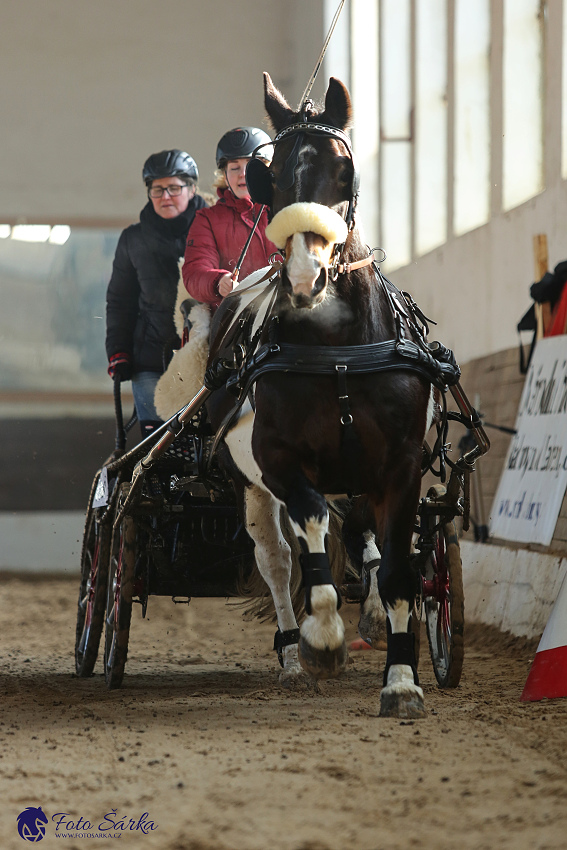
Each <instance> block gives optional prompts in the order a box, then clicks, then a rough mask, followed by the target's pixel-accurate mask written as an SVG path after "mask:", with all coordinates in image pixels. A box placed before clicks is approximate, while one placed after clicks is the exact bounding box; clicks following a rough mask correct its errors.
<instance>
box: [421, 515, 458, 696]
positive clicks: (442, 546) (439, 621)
mask: <svg viewBox="0 0 567 850" xmlns="http://www.w3.org/2000/svg"><path fill="white" fill-rule="evenodd" d="M432 519H433V518H432ZM435 521H438V518H435ZM421 595H422V599H423V607H424V609H425V625H426V629H427V638H428V641H429V651H430V653H431V660H432V662H433V670H434V672H435V678H436V679H437V682H438V684H439V687H440V688H456V687H457V685H458V684H459V682H460V680H461V672H462V669H463V656H464V640H463V630H464V591H463V569H462V565H461V553H460V549H459V540H458V537H457V529H456V527H455V523H454V522H453V521H451V522H448V523H445V524H444V525H442V526H440V527H439V528H438V529H437V530H436V531H435V533H434V547H433V551H432V552H431V554H430V555H429V557H428V559H427V562H426V564H425V570H424V574H423V575H422V579H421Z"/></svg>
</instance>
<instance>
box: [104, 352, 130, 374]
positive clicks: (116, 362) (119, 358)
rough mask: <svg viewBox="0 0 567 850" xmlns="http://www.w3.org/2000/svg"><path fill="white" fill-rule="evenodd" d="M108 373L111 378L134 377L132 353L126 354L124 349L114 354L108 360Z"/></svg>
mask: <svg viewBox="0 0 567 850" xmlns="http://www.w3.org/2000/svg"><path fill="white" fill-rule="evenodd" d="M108 374H109V375H110V377H111V378H118V379H119V380H120V381H129V380H130V378H131V377H132V363H131V362H130V355H129V354H125V353H124V352H123V351H119V352H118V354H113V355H112V357H111V358H110V359H109V361H108Z"/></svg>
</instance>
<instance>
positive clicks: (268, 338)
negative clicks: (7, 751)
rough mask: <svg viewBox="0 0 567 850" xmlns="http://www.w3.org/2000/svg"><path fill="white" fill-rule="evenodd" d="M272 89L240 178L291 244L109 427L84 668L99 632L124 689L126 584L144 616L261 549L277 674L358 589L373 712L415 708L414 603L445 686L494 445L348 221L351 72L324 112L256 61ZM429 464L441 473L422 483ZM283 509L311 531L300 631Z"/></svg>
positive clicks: (218, 583) (88, 547) (306, 661)
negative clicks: (338, 542) (336, 563)
mask: <svg viewBox="0 0 567 850" xmlns="http://www.w3.org/2000/svg"><path fill="white" fill-rule="evenodd" d="M265 103H266V109H267V112H268V114H269V117H270V119H271V120H272V123H273V125H274V127H275V129H276V132H277V135H276V138H275V140H274V145H275V153H274V159H273V161H272V165H271V168H270V169H268V168H267V167H266V165H265V164H264V163H263V162H262V160H261V159H260V158H256V159H252V160H251V162H250V164H249V166H248V172H247V180H248V183H249V189H250V194H251V196H252V198H253V199H254V200H257V201H258V202H260V203H262V204H265V205H267V206H269V207H270V209H271V214H272V221H271V224H270V227H271V228H272V230H271V233H272V235H271V236H269V238H271V239H272V241H274V243H275V244H276V246H278V247H279V248H281V250H282V262H276V263H275V264H274V266H273V267H272V268H270V269H268V270H266V271H263V273H262V274H261V275H257V276H255V278H254V280H253V281H252V282H250V281H245V282H243V285H242V288H239V289H237V290H235V293H234V297H229V298H225V299H224V301H223V304H222V305H221V307H220V308H219V309H218V311H217V313H216V314H215V318H214V320H213V326H212V328H211V351H210V357H209V363H208V368H207V371H206V373H205V376H204V382H203V386H202V388H201V390H199V392H198V393H197V394H196V395H195V397H194V398H193V399H192V400H191V401H189V402H188V403H187V404H186V405H185V406H184V407H182V408H181V409H180V410H179V411H178V412H177V413H175V414H174V415H173V416H172V417H171V418H170V419H169V420H168V421H167V422H166V423H164V425H163V426H162V427H161V428H160V429H158V430H157V431H156V432H154V434H153V435H151V436H150V437H148V438H146V439H145V440H144V441H143V442H142V443H140V444H139V445H137V446H135V447H134V448H133V449H130V450H129V451H127V452H126V451H125V446H124V444H123V442H122V441H120V445H117V450H116V452H115V457H113V458H111V459H109V461H108V462H107V463H105V464H104V465H103V467H102V469H101V470H100V471H99V473H97V476H96V477H95V481H94V482H93V487H92V492H91V497H90V501H89V508H88V512H87V520H86V529H85V537H84V542H83V551H82V559H81V587H80V593H79V605H78V616H77V633H76V669H77V673H78V675H80V676H88V675H90V674H91V672H92V670H93V668H94V664H95V661H96V655H97V651H98V644H99V640H100V637H101V634H102V631H103V630H104V634H105V641H104V669H105V678H106V682H107V684H108V686H109V687H110V688H114V687H118V686H119V685H120V684H121V682H122V678H123V674H124V665H125V661H126V655H127V648H128V635H129V626H130V618H131V611H132V604H133V602H138V603H140V604H141V608H142V614H143V615H144V614H145V611H146V607H147V604H148V598H149V596H151V595H162V596H170V597H171V598H172V599H173V600H174V601H179V600H180V599H185V600H188V599H190V598H191V597H198V596H231V595H238V594H239V593H240V592H241V589H242V587H243V586H244V585H245V584H246V579H247V577H248V576H249V575H250V574H251V571H253V570H255V568H256V567H257V568H258V570H259V571H260V573H261V575H262V577H263V578H264V579H265V581H266V583H267V585H268V587H269V589H270V591H271V594H272V597H273V600H274V605H275V608H276V611H277V621H278V629H277V632H276V637H275V641H274V648H275V649H277V651H278V658H279V660H280V664H281V665H282V667H284V673H285V674H287V675H288V676H294V675H297V674H298V673H302V668H303V670H306V671H307V672H308V673H309V674H310V675H312V676H315V677H318V678H326V677H328V676H331V675H338V673H340V671H341V670H342V669H344V666H345V665H346V663H347V652H346V645H345V642H344V628H343V626H342V621H341V620H340V617H339V616H338V614H337V611H338V608H339V607H340V604H341V601H342V600H343V599H345V600H346V601H348V602H358V603H360V605H361V624H362V623H366V624H368V623H371V624H372V626H371V630H372V627H373V625H375V624H376V623H377V622H378V620H379V619H380V616H381V617H382V628H383V634H384V636H385V637H386V641H387V646H388V653H387V659H386V671H385V675H384V687H383V690H382V694H381V713H382V714H384V715H386V716H409V717H420V716H424V713H425V710H424V706H423V693H422V692H421V689H420V688H419V680H418V676H417V656H418V654H419V653H418V652H416V645H415V644H416V636H417V637H418V636H419V629H416V627H415V622H416V621H418V620H419V618H420V617H421V616H423V617H424V618H425V623H426V631H427V635H428V641H429V648H430V654H431V658H432V662H433V667H434V671H435V675H436V678H437V681H438V684H439V685H440V686H441V687H455V686H456V685H457V684H458V683H459V680H460V675H461V669H462V661H463V625H464V624H463V619H464V614H463V608H464V602H463V586H462V575H461V561H460V555H459V544H458V536H457V532H456V525H455V519H456V518H458V517H460V518H462V522H463V527H464V528H465V529H466V527H467V524H468V514H469V495H468V494H469V478H470V474H471V472H472V471H473V470H474V463H475V460H476V459H477V458H478V457H479V456H480V455H482V454H484V452H486V451H487V450H488V448H489V442H488V439H487V437H486V435H485V433H484V429H483V428H482V424H481V421H480V417H479V415H478V414H477V412H476V411H475V410H474V409H473V408H472V407H471V405H470V404H469V402H468V400H467V398H466V395H465V393H464V392H463V390H462V388H461V386H460V383H459V378H460V370H459V368H458V366H457V364H456V362H455V359H454V357H453V355H452V352H450V351H449V350H448V349H446V348H445V347H444V346H443V345H441V344H440V343H437V342H434V343H429V342H428V341H427V332H428V326H427V319H426V317H425V316H424V315H423V313H421V311H420V310H419V308H418V307H417V305H416V304H415V302H414V301H413V299H412V298H411V296H409V295H408V294H407V293H404V292H400V291H399V290H397V289H396V287H395V286H394V285H393V284H392V283H391V282H390V281H388V280H387V278H385V277H384V276H383V274H382V273H381V270H380V267H379V265H378V264H377V263H376V262H375V260H374V252H373V251H370V250H368V249H367V248H365V247H364V246H363V245H362V243H361V241H360V239H359V237H358V234H357V230H356V224H355V210H356V199H357V197H358V173H357V170H356V166H355V160H354V155H353V152H352V148H351V146H350V141H349V138H348V135H347V134H346V132H345V128H346V127H347V126H348V123H349V120H350V100H349V97H348V93H347V92H346V89H345V88H344V86H342V84H341V83H339V81H337V80H331V83H330V85H329V89H328V91H327V95H326V100H325V108H324V110H323V111H322V112H317V111H316V110H315V108H314V107H313V104H312V103H311V102H306V103H304V104H303V105H302V108H301V110H300V112H299V113H295V112H294V111H293V110H292V109H291V108H290V107H289V106H288V104H287V102H286V101H285V99H284V98H283V96H282V95H281V94H280V93H279V92H277V90H276V89H275V88H274V87H273V84H272V83H271V80H270V79H269V76H268V75H265ZM298 175H301V179H299V176H298ZM117 386H118V393H119V385H117ZM449 396H451V397H452V399H453V400H454V402H455V403H456V407H457V410H455V411H449V410H448V405H447V398H448V397H449ZM452 421H453V422H455V421H456V422H458V423H460V424H461V425H463V426H464V427H465V428H467V429H468V430H469V431H470V433H471V435H472V437H473V438H474V446H473V448H471V449H469V450H468V451H467V452H465V453H464V454H463V455H462V456H461V457H460V458H459V459H458V460H457V461H451V460H450V458H449V455H448V428H449V423H450V422H452ZM430 424H433V427H434V429H435V432H434V439H433V442H432V445H431V446H429V445H428V443H427V442H426V441H425V440H424V436H425V434H426V433H427V432H428V429H429V425H430ZM118 426H119V428H118V431H119V433H123V432H124V428H123V426H122V425H121V422H120V421H119V422H118ZM448 470H449V471H448ZM427 471H428V472H432V473H433V474H434V475H436V476H437V477H438V479H439V483H438V484H436V485H434V486H432V487H430V488H429V489H428V491H427V493H426V495H425V496H423V497H421V498H419V489H420V481H421V476H422V475H423V473H424V472H427ZM329 493H338V494H341V497H342V510H341V518H342V520H343V531H344V533H343V542H344V543H345V547H346V549H347V551H348V555H349V561H350V566H349V571H348V572H347V573H346V574H345V575H344V576H341V578H340V580H339V581H336V580H335V575H334V574H333V571H332V565H331V563H330V558H329V551H328V545H327V544H328V539H329V536H330V526H329V505H328V502H327V500H326V498H325V496H324V495H323V494H329ZM282 511H285V512H286V514H287V516H288V518H289V520H290V524H291V527H292V529H293V531H294V533H295V535H296V536H297V538H298V540H299V544H300V549H301V552H300V565H301V571H302V579H303V585H304V587H305V601H304V610H303V612H302V616H301V631H300V629H299V628H298V627H297V620H296V617H295V613H294V610H293V608H292V603H291V598H290V592H289V578H290V569H291V566H290V565H291V560H292V559H291V554H290V547H289V545H288V543H287V541H285V540H284V537H283V533H282V526H281V523H280V515H281V512H282ZM244 521H245V522H244ZM364 628H366V627H364ZM361 634H362V636H363V637H365V636H367V635H366V632H364V633H363V630H361ZM370 637H372V635H370ZM300 664H301V666H300Z"/></svg>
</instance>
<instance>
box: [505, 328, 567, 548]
mask: <svg viewBox="0 0 567 850" xmlns="http://www.w3.org/2000/svg"><path fill="white" fill-rule="evenodd" d="M515 427H516V434H515V435H514V437H513V438H512V441H511V443H510V447H509V449H508V454H507V457H506V462H505V464H504V470H503V472H502V476H501V478H500V483H499V485H498V490H497V491H496V496H495V498H494V504H493V506H492V514H491V522H490V533H491V535H492V536H493V537H501V538H503V539H504V540H515V541H517V542H518V543H541V544H542V545H544V546H548V545H549V544H550V543H551V541H552V539H553V533H554V531H555V525H556V523H557V517H558V516H559V511H560V510H561V503H562V502H563V496H564V494H565V487H566V486H567V336H553V337H548V338H546V339H541V340H539V341H538V343H537V345H536V347H535V351H534V355H533V358H532V361H531V364H530V368H529V370H528V374H527V376H526V383H525V385H524V390H523V393H522V398H521V401H520V407H519V409H518V416H517V418H516V426H515Z"/></svg>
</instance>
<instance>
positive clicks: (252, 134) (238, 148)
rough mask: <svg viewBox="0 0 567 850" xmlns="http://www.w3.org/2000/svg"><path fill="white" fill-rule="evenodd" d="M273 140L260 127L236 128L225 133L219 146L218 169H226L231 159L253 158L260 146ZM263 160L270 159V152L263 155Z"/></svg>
mask: <svg viewBox="0 0 567 850" xmlns="http://www.w3.org/2000/svg"><path fill="white" fill-rule="evenodd" d="M271 141H272V140H271V139H270V137H269V136H268V134H267V133H265V132H264V131H263V130H259V129H258V127H235V128H234V129H233V130H229V131H228V133H225V134H224V136H223V137H222V139H221V140H220V142H219V143H218V145H217V168H224V166H225V165H226V163H227V162H228V161H229V160H230V159H247V158H249V157H251V156H252V154H253V153H254V151H255V150H256V148H257V147H258V145H263V144H265V143H266V142H267V143H269V144H271ZM261 156H262V158H264V159H270V158H271V157H270V156H269V155H268V152H267V151H266V152H263V153H262V154H261Z"/></svg>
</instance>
